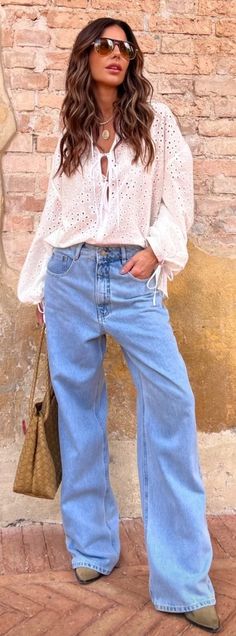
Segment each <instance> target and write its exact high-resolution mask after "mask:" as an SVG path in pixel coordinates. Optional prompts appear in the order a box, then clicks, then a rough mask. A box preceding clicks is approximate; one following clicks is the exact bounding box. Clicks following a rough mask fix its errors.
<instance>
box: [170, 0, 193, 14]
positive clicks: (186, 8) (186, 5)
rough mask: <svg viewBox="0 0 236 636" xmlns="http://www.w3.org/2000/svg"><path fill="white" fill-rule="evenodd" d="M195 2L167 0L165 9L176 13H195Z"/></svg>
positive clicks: (190, 0) (189, 0)
mask: <svg viewBox="0 0 236 636" xmlns="http://www.w3.org/2000/svg"><path fill="white" fill-rule="evenodd" d="M195 5H196V3H195V1H194V0H182V2H180V1H179V0H168V2H167V11H168V12H169V13H173V14H175V15H176V14H178V13H183V14H184V15H195V12H196V6H195Z"/></svg>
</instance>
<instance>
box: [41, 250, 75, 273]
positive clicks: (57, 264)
mask: <svg viewBox="0 0 236 636" xmlns="http://www.w3.org/2000/svg"><path fill="white" fill-rule="evenodd" d="M73 262H74V260H73V258H71V256H68V255H67V254H65V253H63V252H57V251H54V252H53V253H52V255H51V258H50V259H49V262H48V265H47V272H48V274H52V275H53V276H65V275H66V274H68V272H69V271H70V269H71V267H72V265H73Z"/></svg>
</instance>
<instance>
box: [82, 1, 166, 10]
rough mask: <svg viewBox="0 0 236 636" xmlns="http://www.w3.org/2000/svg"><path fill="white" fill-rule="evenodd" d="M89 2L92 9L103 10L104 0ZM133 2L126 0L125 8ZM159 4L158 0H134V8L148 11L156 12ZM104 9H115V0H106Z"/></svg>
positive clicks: (130, 6) (129, 6)
mask: <svg viewBox="0 0 236 636" xmlns="http://www.w3.org/2000/svg"><path fill="white" fill-rule="evenodd" d="M91 4H92V7H93V8H94V9H103V10H104V0H91ZM133 4H134V2H133V0H126V3H125V8H126V7H127V9H128V8H129V9H130V8H131V9H132V7H133ZM159 5H160V2H159V0H145V4H144V3H143V0H135V9H136V10H139V11H145V12H148V13H158V12H159ZM106 9H114V11H117V0H106Z"/></svg>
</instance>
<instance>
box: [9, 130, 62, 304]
mask: <svg viewBox="0 0 236 636" xmlns="http://www.w3.org/2000/svg"><path fill="white" fill-rule="evenodd" d="M59 143H60V140H59V141H58V144H57V146H56V150H55V152H54V155H53V159H52V167H51V172H50V176H49V182H48V190H47V196H46V201H45V205H44V208H43V212H42V214H41V218H40V222H39V225H38V228H37V230H36V233H35V236H34V239H33V241H32V244H31V247H30V249H29V252H28V254H27V256H26V259H25V262H24V265H23V267H22V270H21V273H20V277H19V281H18V287H17V296H18V298H19V300H20V301H21V302H22V303H31V304H36V305H37V303H39V302H40V301H41V300H43V296H44V279H45V274H46V267H47V262H48V260H49V258H50V255H51V253H52V249H53V248H52V245H50V235H51V234H53V232H55V230H57V229H58V227H59V225H60V223H61V216H62V206H61V177H60V176H56V177H55V172H56V171H57V168H58V167H59V164H60V149H59ZM47 241H48V242H47Z"/></svg>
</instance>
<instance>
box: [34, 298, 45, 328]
mask: <svg viewBox="0 0 236 636" xmlns="http://www.w3.org/2000/svg"><path fill="white" fill-rule="evenodd" d="M36 323H37V325H38V326H39V327H42V326H43V323H44V319H43V307H42V305H41V303H39V304H38V305H37V307H36Z"/></svg>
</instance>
